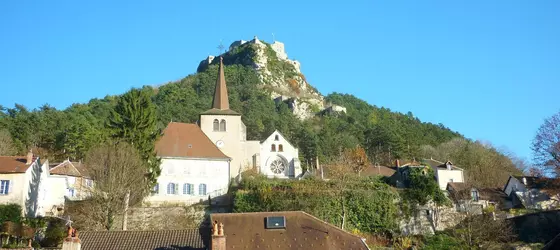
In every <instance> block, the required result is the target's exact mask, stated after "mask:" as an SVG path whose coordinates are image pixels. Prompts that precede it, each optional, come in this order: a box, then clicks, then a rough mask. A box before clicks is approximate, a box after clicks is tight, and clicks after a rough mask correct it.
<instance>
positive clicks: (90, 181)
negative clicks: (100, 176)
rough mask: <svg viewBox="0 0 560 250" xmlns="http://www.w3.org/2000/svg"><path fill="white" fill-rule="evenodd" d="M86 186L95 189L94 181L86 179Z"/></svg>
mask: <svg viewBox="0 0 560 250" xmlns="http://www.w3.org/2000/svg"><path fill="white" fill-rule="evenodd" d="M86 186H87V187H93V180H90V179H86Z"/></svg>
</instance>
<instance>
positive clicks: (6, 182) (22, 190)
mask: <svg viewBox="0 0 560 250" xmlns="http://www.w3.org/2000/svg"><path fill="white" fill-rule="evenodd" d="M48 172H49V169H48V161H45V162H41V160H40V158H39V157H35V156H34V155H33V153H32V152H29V153H28V154H27V156H0V204H18V205H20V206H21V208H22V210H23V213H24V215H26V216H29V217H36V216H43V215H45V214H46V213H47V212H48V211H49V208H50V203H51V202H50V200H49V199H48V196H47V191H48V185H47V184H48V182H47V178H48Z"/></svg>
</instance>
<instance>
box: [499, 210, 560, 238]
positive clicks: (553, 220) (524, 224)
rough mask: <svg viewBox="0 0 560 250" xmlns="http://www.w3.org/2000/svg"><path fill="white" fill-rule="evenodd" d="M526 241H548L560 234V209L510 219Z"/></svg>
mask: <svg viewBox="0 0 560 250" xmlns="http://www.w3.org/2000/svg"><path fill="white" fill-rule="evenodd" d="M508 220H510V221H511V222H513V224H514V229H515V231H516V233H517V234H518V236H519V239H520V240H522V241H524V242H542V243H545V242H548V241H550V240H551V239H553V238H554V237H555V236H556V235H558V234H560V210H553V211H544V212H540V213H533V214H526V215H523V216H517V217H513V218H510V219H508Z"/></svg>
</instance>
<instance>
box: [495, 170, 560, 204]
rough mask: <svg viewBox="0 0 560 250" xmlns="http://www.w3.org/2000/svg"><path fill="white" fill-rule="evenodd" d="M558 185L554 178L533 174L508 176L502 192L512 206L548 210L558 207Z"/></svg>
mask: <svg viewBox="0 0 560 250" xmlns="http://www.w3.org/2000/svg"><path fill="white" fill-rule="evenodd" d="M557 190H559V187H558V184H557V182H556V181H555V180H554V179H550V178H546V177H533V176H510V177H509V179H508V181H507V182H506V185H505V186H504V193H505V194H506V195H507V196H508V197H509V198H510V199H511V201H512V206H513V207H516V208H519V207H523V208H528V209H539V210H548V209H556V208H559V207H560V194H559V193H558V191H557Z"/></svg>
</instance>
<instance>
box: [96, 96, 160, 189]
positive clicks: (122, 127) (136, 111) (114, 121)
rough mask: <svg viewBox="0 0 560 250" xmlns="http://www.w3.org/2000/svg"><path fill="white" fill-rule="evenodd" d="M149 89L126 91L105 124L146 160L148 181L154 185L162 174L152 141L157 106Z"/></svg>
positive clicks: (114, 134)
mask: <svg viewBox="0 0 560 250" xmlns="http://www.w3.org/2000/svg"><path fill="white" fill-rule="evenodd" d="M150 92H151V91H150V90H140V89H132V90H130V91H129V92H127V93H125V94H124V95H123V96H122V97H121V98H120V99H119V102H118V103H117V106H116V107H115V109H114V111H113V112H112V113H111V119H110V120H109V122H108V124H107V125H108V127H109V128H110V129H111V131H112V136H113V137H114V138H118V139H124V140H125V141H126V142H128V143H130V144H132V145H134V146H135V147H136V149H137V150H138V152H139V153H140V156H141V157H142V158H143V160H144V161H145V163H146V165H147V168H148V173H149V180H150V184H152V185H153V184H155V183H156V182H157V178H158V177H159V175H160V173H161V169H160V160H159V158H158V157H157V155H156V152H155V143H156V140H157V138H158V136H159V135H160V131H159V130H158V129H157V126H156V108H155V106H154V104H153V103H152V100H151V98H150Z"/></svg>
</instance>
